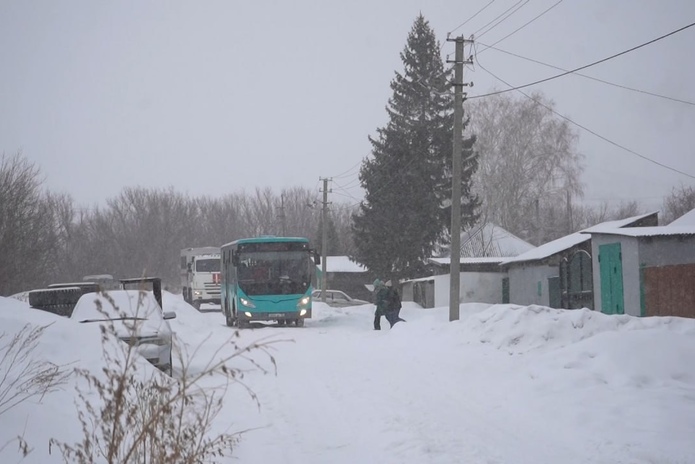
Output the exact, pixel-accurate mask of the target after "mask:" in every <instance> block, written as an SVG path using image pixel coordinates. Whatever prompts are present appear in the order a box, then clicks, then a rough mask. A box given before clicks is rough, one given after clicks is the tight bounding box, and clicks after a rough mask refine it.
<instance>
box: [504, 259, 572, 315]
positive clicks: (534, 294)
mask: <svg viewBox="0 0 695 464" xmlns="http://www.w3.org/2000/svg"><path fill="white" fill-rule="evenodd" d="M508 273H509V302H510V303H512V304H517V305H523V306H526V305H531V304H536V305H542V306H549V305H550V296H549V295H548V277H554V276H559V275H560V269H559V268H558V267H557V266H548V265H545V264H536V265H534V264H526V265H524V266H513V267H510V268H509V270H508ZM539 285H540V294H539V292H538V289H539Z"/></svg>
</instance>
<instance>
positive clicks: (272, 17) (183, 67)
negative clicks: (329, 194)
mask: <svg viewBox="0 0 695 464" xmlns="http://www.w3.org/2000/svg"><path fill="white" fill-rule="evenodd" d="M556 3H558V2H557V0H531V1H526V0H523V1H521V2H518V1H517V0H494V1H492V2H490V0H475V1H460V0H441V1H427V2H425V1H419V2H418V1H414V0H371V1H366V0H353V1H342V2H337V1H335V2H334V1H319V0H315V1H306V0H295V1H274V2H270V1H260V0H259V1H244V2H242V1H231V0H230V1H195V2H194V1H185V2H184V1H156V2H155V1H150V2H145V1H118V2H106V1H92V0H85V1H48V0H47V1H11V0H2V1H0V64H1V66H2V72H0V151H2V152H4V153H5V154H12V153H15V152H16V151H18V150H22V151H23V153H24V155H25V156H26V157H27V158H28V159H29V160H31V161H32V162H34V163H35V164H37V165H38V166H39V167H40V168H41V170H42V172H43V174H44V175H45V178H46V183H45V185H46V186H47V187H48V188H49V189H50V190H52V191H55V192H65V193H69V194H71V195H72V196H73V198H74V199H75V200H76V201H77V202H78V203H80V204H82V205H85V206H86V205H92V204H96V203H99V204H101V203H103V202H104V201H105V200H106V199H107V198H111V197H114V196H116V195H118V193H119V192H120V191H121V189H122V188H123V187H126V186H143V187H161V188H167V187H169V186H173V187H174V188H175V189H177V190H179V191H181V192H184V193H189V194H191V195H212V196H220V195H223V194H226V193H232V192H239V191H252V190H253V189H254V188H255V187H272V188H273V189H275V190H276V192H279V191H280V190H281V189H282V188H284V187H294V186H302V187H306V188H310V189H316V190H317V191H318V186H319V177H335V182H334V183H333V185H332V188H333V192H334V195H333V198H332V199H333V200H334V201H341V200H344V201H346V202H355V201H356V200H358V199H360V198H361V195H362V194H361V190H360V188H359V185H358V181H357V171H358V165H359V163H360V161H361V160H362V159H363V158H364V157H365V156H368V155H369V153H370V144H369V142H368V140H367V136H368V135H373V134H374V133H375V130H376V128H377V127H379V126H381V125H383V124H384V123H385V122H386V120H387V115H386V111H385V109H384V107H385V105H386V103H387V100H388V98H389V97H390V95H391V89H390V87H389V83H390V81H391V79H392V78H393V76H394V71H396V70H399V71H400V70H402V63H401V61H400V57H399V53H400V52H401V51H402V49H403V47H404V46H405V43H406V39H407V34H408V31H409V30H410V28H411V26H412V24H413V21H414V20H415V18H416V16H417V15H418V13H419V12H422V14H423V15H424V16H425V18H426V19H427V20H429V21H430V25H431V26H432V27H433V29H434V30H435V32H436V34H437V36H438V38H439V39H440V40H441V41H442V42H444V40H445V39H446V34H447V32H450V31H452V30H454V29H455V28H456V27H457V26H459V25H460V24H461V23H463V22H464V21H466V20H468V19H469V18H470V17H471V16H472V15H473V14H474V13H475V12H477V11H478V10H480V9H481V8H483V7H484V6H486V5H488V4H489V6H488V7H487V8H486V9H485V10H484V11H483V12H481V13H480V14H479V15H478V16H476V17H475V18H473V19H471V20H470V21H469V22H468V23H467V24H465V25H464V26H462V27H460V28H459V29H456V30H455V31H454V35H458V34H463V35H464V36H466V37H468V36H470V35H471V34H476V36H477V42H478V50H479V51H480V50H482V49H483V48H484V45H490V44H493V43H494V42H496V41H498V40H499V39H501V38H503V37H505V36H506V35H508V34H509V33H511V32H513V31H514V30H516V29H517V28H519V27H520V26H522V25H524V24H525V23H527V22H529V21H530V20H532V19H533V18H535V17H536V16H538V15H539V14H540V13H542V12H543V11H545V10H546V9H548V8H550V7H551V6H553V5H554V4H556ZM513 5H517V6H520V8H519V9H518V11H516V12H515V13H514V14H513V15H511V16H509V18H508V19H506V20H504V21H502V22H500V23H499V24H498V25H497V26H494V27H492V26H493V25H494V24H495V23H492V24H491V25H490V26H487V28H486V27H485V26H486V25H487V24H488V23H490V21H492V20H493V19H495V18H496V17H497V16H498V15H500V14H501V13H502V12H504V11H505V10H507V9H508V8H510V7H512V6H513ZM692 22H695V2H693V1H692V0H665V1H664V0H662V1H656V0H653V1H652V0H649V1H647V0H640V1H637V0H582V1H578V0H565V1H561V2H560V3H559V4H558V5H557V6H555V7H554V8H552V9H551V10H550V11H548V12H547V13H546V14H545V15H543V16H541V17H540V18H538V19H537V20H535V21H534V22H533V23H531V24H529V25H528V26H526V27H524V28H523V29H521V30H519V31H518V32H516V33H515V34H513V35H512V36H510V37H509V38H507V39H505V40H503V41H501V42H499V43H498V44H497V45H496V47H497V48H501V49H504V50H506V51H509V52H513V53H516V54H519V55H522V56H524V57H527V58H532V59H535V60H540V61H543V62H546V63H549V64H552V65H555V66H560V67H564V68H566V69H572V68H575V67H578V66H581V65H584V64H587V63H590V62H593V61H596V60H598V59H601V58H604V57H606V56H609V55H612V54H614V53H618V52H621V51H623V50H626V49H628V48H631V47H633V46H636V45H639V44H642V43H644V42H647V41H649V40H651V39H654V38H656V37H658V36H661V35H663V34H666V33H668V32H671V31H673V30H675V29H678V28H680V27H682V26H685V25H688V24H690V23H692ZM490 27H492V29H490ZM488 29H489V32H488V31H487V30H488ZM443 48H444V52H445V53H453V48H454V47H453V44H451V43H445V44H444V47H443ZM479 62H480V64H482V65H483V66H484V67H485V68H486V69H488V70H489V71H491V72H492V73H494V74H495V75H497V76H499V77H500V78H502V79H504V80H506V81H507V82H509V83H511V84H513V85H521V84H525V83H528V82H532V81H534V80H537V79H542V78H545V77H548V76H551V75H554V74H557V73H558V71H557V70H554V69H551V68H546V67H544V66H542V65H539V64H536V63H532V62H530V61H526V60H522V59H519V58H516V57H513V56H511V55H506V54H503V53H500V52H498V51H495V50H487V51H485V52H484V53H481V54H480V55H479ZM583 73H585V74H588V75H591V76H593V77H597V78H600V79H604V80H607V81H610V82H612V83H615V84H619V85H623V86H629V87H633V88H636V89H640V90H644V91H649V92H653V93H658V94H662V95H665V96H669V97H673V98H678V99H681V100H686V101H689V102H695V84H694V83H695V27H693V28H690V29H687V30H685V31H683V32H681V33H679V34H676V35H674V36H671V37H669V38H666V39H664V40H661V41H659V42H657V43H655V44H653V45H650V46H648V47H645V48H642V49H640V50H637V51H635V52H632V53H631V54H628V55H625V56H622V57H619V58H616V59H614V60H611V61H609V62H606V63H604V64H601V65H598V66H595V67H592V68H590V69H587V70H585V71H583ZM465 78H466V80H468V81H473V82H474V83H475V86H474V87H473V88H472V89H469V95H470V96H473V95H478V94H482V93H485V92H487V91H489V90H491V89H492V88H493V87H495V88H497V89H502V88H505V86H504V84H502V83H500V82H498V81H496V80H495V78H493V77H492V76H490V75H489V74H487V73H486V72H485V71H483V70H482V69H481V68H480V67H479V66H476V67H475V69H470V70H467V71H466V77H465ZM525 90H526V91H533V90H536V91H542V92H544V93H545V94H546V95H547V96H548V97H550V98H551V99H553V100H554V101H555V102H556V104H557V110H558V111H559V112H560V113H562V114H563V115H565V116H567V117H569V118H571V119H572V120H574V121H576V122H577V123H579V124H582V125H584V126H586V127H588V128H590V129H592V130H594V131H596V132H597V133H600V134H601V135H603V136H605V137H606V138H608V139H610V140H611V141H613V142H616V143H618V144H621V145H624V146H626V147H628V148H630V149H632V150H634V151H636V152H638V153H639V154H641V155H644V156H645V157H648V158H652V159H653V160H655V161H658V162H660V163H663V164H666V165H668V166H670V167H673V168H675V169H677V170H680V171H683V172H685V173H687V174H690V175H692V176H695V148H694V144H693V135H694V134H693V133H694V132H695V105H688V104H683V103H678V102H674V101H671V100H667V99H663V98H657V97H653V96H649V95H645V94H642V93H637V92H633V91H628V90H624V89H620V88H617V87H613V86H609V85H607V84H604V83H600V82H596V81H592V80H588V79H585V78H582V77H577V76H572V75H570V76H566V77H563V78H560V79H555V80H553V81H550V82H547V83H544V84H541V85H537V86H534V87H531V88H528V89H525ZM577 130H578V131H579V134H580V141H579V150H580V151H581V152H582V153H583V154H584V155H585V156H586V159H585V162H586V172H585V175H584V182H585V184H586V188H585V191H586V197H585V201H586V202H589V203H597V202H600V201H604V200H605V201H613V202H618V201H620V200H630V199H637V200H639V201H640V202H641V203H643V204H644V205H647V206H650V207H651V206H655V207H658V206H659V205H660V204H661V200H662V198H663V196H664V195H666V194H667V193H669V192H670V191H671V189H672V188H673V187H674V186H678V185H681V184H683V185H689V186H692V185H695V180H694V179H693V178H692V177H688V176H686V175H683V174H677V173H674V172H672V171H669V170H668V169H666V168H663V167H659V166H657V165H655V164H653V163H650V162H648V161H645V160H643V159H641V158H639V157H638V156H636V155H634V154H629V153H627V152H625V151H624V150H621V149H620V148H617V147H615V146H613V145H611V144H609V143H607V142H605V141H602V140H600V139H597V138H596V137H595V136H593V135H591V134H589V133H587V132H585V131H583V130H582V129H579V128H577Z"/></svg>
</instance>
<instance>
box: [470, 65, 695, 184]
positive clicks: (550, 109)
mask: <svg viewBox="0 0 695 464" xmlns="http://www.w3.org/2000/svg"><path fill="white" fill-rule="evenodd" d="M476 61H477V62H478V66H480V69H482V70H483V71H485V72H486V73H488V74H490V75H491V76H492V77H494V78H495V79H497V80H498V81H500V82H502V83H503V84H505V85H507V86H509V87H512V88H511V89H510V90H516V91H517V92H519V93H520V94H522V95H523V96H524V97H526V98H528V99H529V100H531V101H533V102H535V103H536V104H537V105H540V106H542V107H544V108H545V109H547V110H548V111H551V112H552V113H554V114H555V115H557V116H559V117H560V118H562V119H564V120H565V121H567V122H569V123H570V124H573V125H575V126H577V127H579V128H581V129H584V130H585V131H587V132H588V133H590V134H592V135H594V136H595V137H598V138H599V139H601V140H603V141H605V142H608V143H610V144H611V145H613V146H615V147H618V148H620V149H622V150H625V151H626V152H628V153H631V154H633V155H635V156H637V157H639V158H642V159H643V160H645V161H649V162H650V163H653V164H656V165H657V166H661V167H662V168H665V169H668V170H669V171H673V172H676V173H678V174H682V175H684V176H686V177H690V178H692V179H695V176H694V175H692V174H688V173H687V172H684V171H681V170H679V169H676V168H674V167H671V166H669V165H667V164H664V163H661V162H659V161H656V160H653V159H651V158H649V157H647V156H644V155H642V154H640V153H637V152H636V151H634V150H631V149H630V148H627V147H625V146H624V145H620V144H619V143H617V142H614V141H612V140H610V139H609V138H607V137H604V136H603V135H601V134H599V133H598V132H596V131H593V130H591V129H589V128H588V127H586V126H584V125H582V124H579V123H577V122H575V121H573V120H572V119H570V118H568V117H567V116H565V115H563V114H560V113H558V112H557V111H555V110H554V109H553V108H551V107H550V106H548V105H545V104H543V103H541V102H540V101H538V100H537V99H535V98H533V97H531V96H529V95H528V94H527V93H525V92H522V91H521V90H519V89H518V88H513V86H512V85H511V84H510V83H508V82H507V81H505V80H504V79H502V78H500V77H498V76H496V75H495V74H494V73H492V72H491V71H490V70H488V69H486V68H485V67H484V66H483V65H482V64H481V63H480V61H478V60H477V59H476Z"/></svg>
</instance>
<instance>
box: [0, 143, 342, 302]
mask: <svg viewBox="0 0 695 464" xmlns="http://www.w3.org/2000/svg"><path fill="white" fill-rule="evenodd" d="M315 200H316V192H313V191H311V190H308V189H304V188H292V189H287V190H284V191H283V192H281V193H280V194H275V193H274V192H273V191H272V190H271V189H256V190H255V192H253V193H251V194H247V193H236V194H231V195H228V196H225V197H223V198H210V197H195V198H194V197H190V196H187V195H184V194H182V193H180V192H177V191H176V190H175V189H173V188H170V189H165V190H161V189H148V188H140V187H126V188H124V189H123V190H122V191H121V193H120V194H119V195H118V196H117V197H115V198H112V199H109V200H107V201H106V204H105V205H103V206H97V207H94V208H91V209H84V208H81V207H80V206H78V205H76V204H75V202H74V201H73V200H72V199H71V198H70V197H69V196H66V195H55V194H51V193H48V192H46V191H45V190H44V189H43V187H42V177H41V173H40V170H39V169H38V167H36V166H35V165H33V164H32V163H31V162H29V161H28V160H27V159H26V158H25V157H24V156H23V155H22V154H21V153H17V154H15V155H12V156H5V155H3V156H2V160H1V162H0V256H1V257H2V258H1V259H2V265H1V266H0V295H11V294H14V293H17V292H21V291H25V290H30V289H33V288H40V287H42V286H45V285H47V284H49V283H54V282H72V281H79V280H81V279H82V277H83V276H85V275H89V274H112V275H114V277H135V276H140V275H143V274H148V275H156V276H160V277H162V279H163V281H164V283H165V285H168V286H170V287H171V286H173V287H176V286H177V285H178V283H179V268H178V266H179V253H180V250H181V249H183V248H186V247H197V246H221V245H223V244H225V243H228V242H230V241H233V240H236V239H238V238H243V237H252V236H256V235H261V234H271V235H283V233H284V235H288V236H302V237H309V238H310V239H312V241H313V242H314V243H315V244H317V245H319V244H320V241H319V240H317V238H319V237H320V236H321V234H320V227H321V221H320V210H319V209H316V208H314V207H313V205H314V204H315ZM351 212H352V210H351V209H350V207H348V206H346V205H342V204H339V203H333V204H332V205H331V209H330V214H329V222H328V226H329V228H330V229H329V230H330V231H331V233H330V234H329V236H330V237H331V240H332V242H333V243H331V247H330V248H331V250H332V251H333V254H350V253H351V247H352V242H351V239H350V222H349V221H350V214H351Z"/></svg>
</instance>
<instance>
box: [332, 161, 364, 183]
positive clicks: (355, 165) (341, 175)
mask: <svg viewBox="0 0 695 464" xmlns="http://www.w3.org/2000/svg"><path fill="white" fill-rule="evenodd" d="M360 164H362V161H361V160H360V161H358V162H357V163H356V164H354V165H353V166H352V167H351V168H349V169H348V170H346V171H343V172H341V173H340V174H338V175H337V176H333V178H334V179H340V178H341V177H345V176H346V174H347V173H349V172H350V171H352V170H353V169H355V168H356V167H357V166H359V165H360ZM352 175H354V174H350V175H349V176H352ZM349 176H348V177H349Z"/></svg>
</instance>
